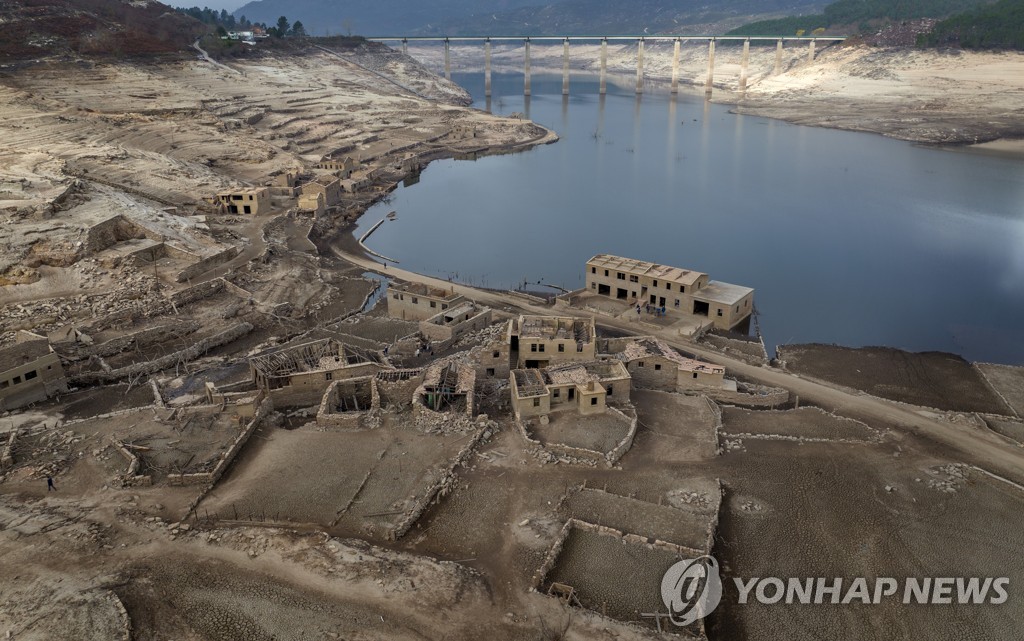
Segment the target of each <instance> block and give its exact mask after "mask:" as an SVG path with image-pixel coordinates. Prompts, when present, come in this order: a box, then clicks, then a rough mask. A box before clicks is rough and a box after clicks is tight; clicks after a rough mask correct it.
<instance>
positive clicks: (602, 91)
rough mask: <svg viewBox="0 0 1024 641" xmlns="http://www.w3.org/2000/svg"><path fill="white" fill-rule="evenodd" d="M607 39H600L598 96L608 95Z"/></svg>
mask: <svg viewBox="0 0 1024 641" xmlns="http://www.w3.org/2000/svg"><path fill="white" fill-rule="evenodd" d="M607 75H608V38H601V89H600V95H602V96H603V95H605V94H606V93H608V78H607Z"/></svg>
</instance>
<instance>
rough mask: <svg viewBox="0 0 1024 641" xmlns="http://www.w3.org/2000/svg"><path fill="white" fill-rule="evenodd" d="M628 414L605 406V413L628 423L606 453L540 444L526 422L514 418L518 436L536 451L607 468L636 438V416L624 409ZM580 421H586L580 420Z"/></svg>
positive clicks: (614, 462)
mask: <svg viewBox="0 0 1024 641" xmlns="http://www.w3.org/2000/svg"><path fill="white" fill-rule="evenodd" d="M626 410H627V411H628V412H629V414H626V413H625V412H622V411H620V410H618V409H616V408H614V407H611V406H607V407H606V410H605V411H607V412H610V413H613V414H616V415H617V416H618V417H619V418H620V419H621V420H623V421H625V422H627V423H629V429H628V430H626V435H625V436H624V437H622V440H620V441H619V442H618V443H617V444H616V445H615V447H613V448H612V449H611V450H609V451H608V452H599V451H597V450H588V449H585V448H581V447H572V446H571V445H565V444H563V443H542V442H540V441H539V440H537V439H535V438H533V437H532V436H530V432H529V430H528V429H527V427H526V422H525V421H522V420H520V419H519V418H518V417H516V421H515V422H516V427H517V428H518V429H519V434H520V435H521V436H522V437H523V439H525V440H526V442H527V444H528V445H529V446H530V447H532V448H534V449H535V450H537V451H546V452H550V453H551V454H554V455H556V456H565V457H568V458H569V459H572V460H574V461H575V462H583V463H586V462H589V463H604V464H606V465H608V466H609V467H611V466H613V465H615V464H616V463H617V462H618V461H619V459H621V458H622V457H623V456H625V454H626V452H628V451H629V448H631V447H632V446H633V439H634V438H636V429H637V416H636V411H635V410H633V409H632V408H626ZM581 420H586V419H585V418H581Z"/></svg>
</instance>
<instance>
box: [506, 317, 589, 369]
mask: <svg viewBox="0 0 1024 641" xmlns="http://www.w3.org/2000/svg"><path fill="white" fill-rule="evenodd" d="M506 334H507V342H508V344H509V347H510V350H511V352H512V355H513V357H515V362H516V363H517V365H516V367H520V368H524V367H525V368H532V367H547V366H548V365H551V364H554V363H568V362H580V361H592V360H594V358H595V357H596V356H595V355H596V352H595V347H594V339H595V337H596V335H597V333H596V331H595V328H594V319H593V318H577V317H572V316H527V315H523V316H520V317H519V318H513V319H512V320H511V321H509V324H508V329H507V330H506ZM516 354H518V356H516Z"/></svg>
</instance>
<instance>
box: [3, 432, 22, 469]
mask: <svg viewBox="0 0 1024 641" xmlns="http://www.w3.org/2000/svg"><path fill="white" fill-rule="evenodd" d="M16 440H18V430H11V431H10V432H9V433H8V434H7V442H6V443H5V444H4V449H3V451H2V452H0V472H6V471H7V470H9V469H11V468H12V467H14V442H15V441H16Z"/></svg>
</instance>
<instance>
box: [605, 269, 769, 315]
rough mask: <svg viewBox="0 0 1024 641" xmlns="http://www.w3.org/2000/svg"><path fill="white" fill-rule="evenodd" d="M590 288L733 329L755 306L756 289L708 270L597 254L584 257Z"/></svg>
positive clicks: (633, 302) (670, 313)
mask: <svg viewBox="0 0 1024 641" xmlns="http://www.w3.org/2000/svg"><path fill="white" fill-rule="evenodd" d="M586 281H587V285H586V288H587V290H588V291H590V292H592V293H595V294H599V295H601V296H608V297H609V298H614V299H617V300H621V301H624V302H627V303H629V304H631V305H654V306H656V307H659V308H661V307H663V308H665V312H666V314H667V315H669V316H671V315H672V314H689V315H692V316H702V317H705V318H707V319H708V322H709V323H710V324H711V325H713V326H714V327H716V328H718V329H725V330H729V329H733V328H734V327H736V326H738V325H740V324H741V323H743V322H744V321H746V320H747V319H748V318H750V315H751V313H752V312H753V311H754V290H753V289H751V288H749V287H742V286H740V285H730V284H729V283H723V282H720V281H716V280H709V279H708V275H707V274H704V273H701V272H696V271H692V270H689V269H681V268H679V267H669V266H667V265H659V264H657V263H648V262H646V261H642V260H634V259H632V258H621V257H619V256H611V255H608V254H598V255H597V256H594V257H593V258H591V259H590V260H588V261H587V270H586Z"/></svg>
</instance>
